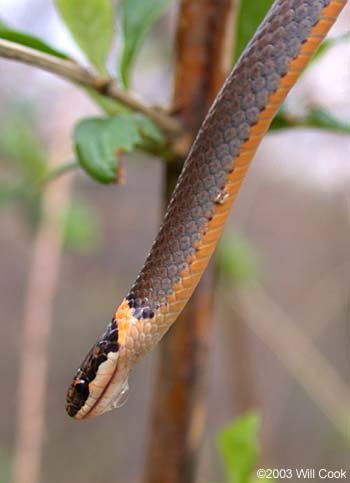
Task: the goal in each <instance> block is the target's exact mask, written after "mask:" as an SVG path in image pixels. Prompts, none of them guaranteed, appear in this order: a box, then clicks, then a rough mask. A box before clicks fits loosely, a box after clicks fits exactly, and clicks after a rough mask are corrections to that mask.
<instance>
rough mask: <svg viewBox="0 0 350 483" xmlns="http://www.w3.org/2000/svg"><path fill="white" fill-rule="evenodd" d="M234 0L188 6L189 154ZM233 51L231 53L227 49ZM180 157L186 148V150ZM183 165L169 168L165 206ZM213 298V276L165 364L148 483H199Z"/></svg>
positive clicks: (221, 65)
mask: <svg viewBox="0 0 350 483" xmlns="http://www.w3.org/2000/svg"><path fill="white" fill-rule="evenodd" d="M234 6H235V2H234V1H233V0H182V1H181V4H180V10H179V18H178V25H177V33H176V41H175V42H176V46H175V48H176V65H175V88H174V99H173V112H174V113H176V114H177V116H178V117H179V119H180V120H181V122H182V123H183V125H184V126H185V128H186V134H185V135H184V136H183V137H182V138H181V140H180V142H181V143H182V144H183V145H182V151H183V150H184V149H183V148H184V147H185V149H188V147H189V146H190V145H191V143H192V142H193V139H194V136H195V134H196V132H197V130H198V128H199V126H200V124H201V123H202V121H203V119H204V116H205V114H206V113H207V111H208V109H209V107H210V105H211V103H212V101H213V100H214V98H215V96H216V94H217V92H218V91H219V89H220V87H221V85H222V83H223V81H224V79H225V77H226V75H227V73H228V71H229V69H230V64H231V59H232V55H231V47H232V43H233V41H232V36H231V33H232V29H233V19H234V17H233V14H234ZM228 47H230V48H228ZM179 151H181V148H180V149H179ZM182 164H183V160H178V162H177V163H174V164H171V165H168V166H167V168H166V169H167V171H166V181H165V200H166V201H168V200H169V197H170V194H171V192H172V190H173V188H174V186H175V183H176V180H177V177H178V175H179V172H180V168H181V166H182ZM213 293H214V270H213V264H211V265H210V266H209V268H208V269H207V270H206V272H205V274H204V276H203V278H202V280H201V282H200V284H199V286H198V287H197V289H196V291H195V293H194V294H193V296H192V297H191V299H190V301H189V303H188V304H187V306H186V308H185V310H184V311H183V312H182V314H181V315H180V317H179V319H178V320H177V322H176V324H175V325H174V326H173V328H172V329H171V330H170V331H169V333H168V334H167V335H166V336H165V337H164V339H163V341H162V344H161V349H160V356H159V366H158V373H157V376H156V382H155V389H154V400H153V406H152V415H151V432H150V441H149V447H148V454H147V461H146V470H145V480H144V481H145V483H164V482H167V483H192V482H193V481H195V473H196V463H197V459H198V453H199V448H200V444H201V441H202V437H203V432H204V428H205V421H206V397H205V381H206V366H207V360H208V353H209V338H210V322H211V321H212V305H213Z"/></svg>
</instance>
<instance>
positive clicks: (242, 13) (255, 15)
mask: <svg viewBox="0 0 350 483" xmlns="http://www.w3.org/2000/svg"><path fill="white" fill-rule="evenodd" d="M272 3H273V0H258V1H257V0H244V1H241V2H239V11H238V17H237V29H236V44H235V52H234V61H236V60H237V59H238V57H239V56H240V55H241V53H242V52H243V49H244V48H245V47H246V45H247V44H248V42H249V40H250V39H251V38H252V36H253V35H254V33H255V31H256V29H257V28H258V26H259V25H260V23H261V21H262V20H263V18H264V16H265V15H266V13H267V11H268V10H269V8H270V7H271V5H272Z"/></svg>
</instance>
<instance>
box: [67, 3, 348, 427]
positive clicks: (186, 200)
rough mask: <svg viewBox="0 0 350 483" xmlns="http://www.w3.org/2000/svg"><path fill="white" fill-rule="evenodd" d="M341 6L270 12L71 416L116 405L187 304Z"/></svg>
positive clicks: (223, 95) (286, 6)
mask: <svg viewBox="0 0 350 483" xmlns="http://www.w3.org/2000/svg"><path fill="white" fill-rule="evenodd" d="M345 3H346V0H276V1H275V3H274V4H273V6H272V7H271V9H270V11H269V12H268V14H267V16H266V17H265V19H264V21H263V22H262V24H261V26H260V27H259V29H258V30H257V32H256V34H255V35H254V37H253V39H252V40H251V42H250V43H249V45H248V46H247V48H246V49H245V51H244V53H243V54H242V56H241V57H240V59H239V61H238V63H237V65H236V66H235V68H234V69H233V71H232V72H231V74H230V75H229V77H228V78H227V80H226V82H225V84H224V85H223V87H222V89H221V91H220V92H219V94H218V95H217V97H216V99H215V101H214V104H213V106H212V107H211V109H210V111H209V113H208V115H207V116H206V118H205V120H204V122H203V125H202V127H201V129H200V131H199V133H198V135H197V137H196V139H195V142H194V144H193V146H192V149H191V151H190V153H189V155H188V158H187V160H186V162H185V165H184V168H183V171H182V173H181V175H180V177H179V180H178V183H177V186H176V188H175V191H174V193H173V196H172V199H171V201H170V204H169V207H168V210H167V212H166V214H165V218H164V221H163V224H162V226H161V228H160V231H159V233H158V236H157V238H156V240H155V242H154V244H153V246H152V248H151V251H150V253H149V255H148V257H147V259H146V262H145V264H144V266H143V268H142V270H141V272H140V274H139V275H138V277H137V279H136V281H135V283H134V285H133V286H132V288H131V290H130V292H129V293H128V295H127V296H126V297H125V299H124V300H123V301H122V303H121V305H120V306H119V308H118V309H117V311H116V313H115V315H114V317H113V319H112V321H111V322H110V323H109V324H108V326H107V328H106V330H105V331H104V332H103V334H102V335H101V336H100V338H99V339H98V341H97V342H96V343H95V344H94V346H93V347H92V348H91V350H90V352H89V353H88V355H87V356H86V358H85V360H84V361H83V363H82V365H81V366H80V368H79V369H78V371H77V373H76V375H75V377H74V379H73V382H72V384H71V385H70V387H69V390H68V394H67V404H66V409H67V412H68V414H69V415H70V416H72V417H74V418H76V419H86V418H91V417H94V416H97V415H99V414H102V413H103V412H105V411H107V410H109V409H112V408H114V407H118V406H120V405H121V404H122V402H123V399H124V398H125V395H126V390H127V380H128V376H129V373H130V371H131V370H132V369H133V367H134V366H135V364H136V363H137V362H138V361H139V359H140V358H141V357H143V356H144V355H145V354H146V353H147V352H149V351H150V350H151V349H152V348H153V347H154V346H155V345H156V344H157V342H158V341H159V340H160V339H161V338H162V336H163V335H164V334H165V332H166V331H167V330H168V329H169V327H170V325H171V324H172V323H173V322H174V321H175V319H176V318H177V316H178V315H179V313H180V312H181V310H182V309H183V307H184V306H185V304H186V302H187V301H188V299H189V298H190V296H191V294H192V292H193V290H194V289H195V287H196V285H197V283H198V282H199V280H200V278H201V276H202V273H203V271H204V269H205V267H206V266H207V264H208V261H209V259H210V257H211V255H212V253H213V251H214V249H215V247H216V244H217V242H218V239H219V237H220V234H221V232H222V229H223V226H224V224H225V221H226V219H227V216H228V214H229V211H230V208H231V206H232V203H233V201H234V199H235V197H236V194H237V192H238V190H239V188H240V186H241V183H242V181H243V179H244V177H245V174H246V172H247V170H248V166H249V163H250V161H251V160H252V158H253V156H254V154H255V152H256V149H257V147H258V145H259V143H260V141H261V140H262V138H263V136H264V134H265V132H266V130H267V129H268V127H269V125H270V123H271V120H272V119H273V117H274V115H275V113H276V111H277V110H278V108H279V107H280V105H281V103H282V101H283V100H284V98H285V97H286V95H287V93H288V92H289V90H290V88H291V87H292V86H293V85H294V83H295V82H296V80H297V78H298V76H299V74H300V72H301V71H302V69H303V68H304V66H305V65H306V63H307V62H308V60H309V59H310V57H311V56H312V54H313V53H314V52H315V50H316V49H317V47H318V45H319V44H320V42H321V41H322V39H323V38H324V36H325V35H326V33H327V32H328V30H329V29H330V27H331V26H332V24H333V23H334V21H335V19H336V18H337V16H338V14H339V13H340V11H341V9H342V8H343V7H344V5H345Z"/></svg>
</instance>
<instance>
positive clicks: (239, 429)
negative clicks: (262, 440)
mask: <svg viewBox="0 0 350 483" xmlns="http://www.w3.org/2000/svg"><path fill="white" fill-rule="evenodd" d="M259 427H260V420H259V417H258V415H257V414H256V413H248V414H247V415H245V416H243V417H241V418H239V419H237V420H235V421H233V422H232V423H231V424H229V425H228V426H226V427H225V428H224V429H223V430H221V431H220V433H219V435H218V447H219V451H220V454H221V457H222V459H223V462H224V465H225V470H226V475H227V483H249V482H250V481H251V478H252V476H253V472H254V470H255V467H256V464H257V456H258V431H259Z"/></svg>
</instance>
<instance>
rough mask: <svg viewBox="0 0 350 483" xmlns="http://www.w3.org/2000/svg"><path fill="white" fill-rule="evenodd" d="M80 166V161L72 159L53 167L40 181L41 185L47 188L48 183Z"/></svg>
mask: <svg viewBox="0 0 350 483" xmlns="http://www.w3.org/2000/svg"><path fill="white" fill-rule="evenodd" d="M79 167H80V164H79V162H78V161H70V162H67V163H65V164H61V165H59V166H57V167H55V168H53V169H52V170H51V171H49V172H48V173H47V174H46V176H44V178H43V179H42V181H41V182H40V187H41V188H45V187H46V185H47V184H48V183H51V181H54V180H55V179H57V178H59V177H61V176H62V174H65V173H69V172H70V171H72V170H73V169H77V168H79Z"/></svg>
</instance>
